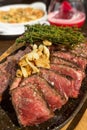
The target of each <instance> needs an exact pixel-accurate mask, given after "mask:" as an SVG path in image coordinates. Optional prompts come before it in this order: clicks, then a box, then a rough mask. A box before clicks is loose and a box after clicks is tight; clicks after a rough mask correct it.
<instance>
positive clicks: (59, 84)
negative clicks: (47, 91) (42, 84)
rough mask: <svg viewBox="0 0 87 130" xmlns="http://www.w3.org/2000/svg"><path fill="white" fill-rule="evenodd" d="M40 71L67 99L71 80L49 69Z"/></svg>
mask: <svg viewBox="0 0 87 130" xmlns="http://www.w3.org/2000/svg"><path fill="white" fill-rule="evenodd" d="M40 73H41V74H40V75H41V76H42V77H43V78H44V79H46V80H47V81H48V82H49V83H50V84H51V85H52V86H53V87H54V88H55V89H56V90H57V91H58V92H59V93H60V95H61V96H62V97H63V98H65V99H66V101H67V100H68V94H70V93H71V87H72V86H71V85H73V82H72V83H71V81H70V80H68V79H67V78H66V77H64V76H62V75H60V74H58V73H56V72H54V71H51V70H47V69H41V70H40Z"/></svg>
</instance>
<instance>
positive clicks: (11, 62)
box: [0, 47, 30, 97]
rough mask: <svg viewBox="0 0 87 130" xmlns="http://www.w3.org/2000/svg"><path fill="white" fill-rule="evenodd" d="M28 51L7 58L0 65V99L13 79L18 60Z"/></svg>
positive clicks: (27, 49)
mask: <svg viewBox="0 0 87 130" xmlns="http://www.w3.org/2000/svg"><path fill="white" fill-rule="evenodd" d="M29 51H30V49H29V47H27V48H26V49H25V50H24V51H22V50H21V51H18V52H17V53H16V54H14V55H12V56H9V57H8V58H7V60H6V61H5V62H3V63H1V64H0V97H2V95H3V93H4V91H5V90H6V89H7V88H8V85H10V84H11V83H12V81H13V79H14V77H15V73H16V64H17V62H18V60H19V59H20V58H21V56H23V55H24V54H26V53H27V52H29Z"/></svg>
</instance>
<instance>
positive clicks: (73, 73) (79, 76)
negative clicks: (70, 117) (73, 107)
mask: <svg viewBox="0 0 87 130" xmlns="http://www.w3.org/2000/svg"><path fill="white" fill-rule="evenodd" d="M50 69H51V70H54V71H56V72H58V73H60V74H64V75H66V76H70V77H71V78H72V79H73V80H74V86H71V93H70V94H71V95H69V96H70V97H77V96H78V94H79V90H80V87H81V84H82V81H83V78H84V77H85V73H84V72H83V71H81V70H79V69H76V68H71V67H69V66H66V65H58V64H51V68H50ZM73 91H77V95H74V93H73Z"/></svg>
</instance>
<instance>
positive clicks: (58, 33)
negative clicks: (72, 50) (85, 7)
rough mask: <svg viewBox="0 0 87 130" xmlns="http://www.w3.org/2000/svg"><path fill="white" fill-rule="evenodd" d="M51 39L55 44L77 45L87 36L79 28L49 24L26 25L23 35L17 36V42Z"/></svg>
mask: <svg viewBox="0 0 87 130" xmlns="http://www.w3.org/2000/svg"><path fill="white" fill-rule="evenodd" d="M43 40H49V41H50V42H52V43H53V44H63V45H66V46H70V47H71V46H75V45H77V44H78V43H82V42H84V40H85V38H84V36H83V34H82V33H81V32H80V29H78V28H75V27H74V28H71V27H57V26H49V25H41V24H35V25H26V26H25V33H24V35H23V37H21V38H17V40H16V42H17V43H20V42H26V43H28V42H29V43H35V42H38V41H43Z"/></svg>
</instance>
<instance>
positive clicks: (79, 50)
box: [70, 43, 87, 59]
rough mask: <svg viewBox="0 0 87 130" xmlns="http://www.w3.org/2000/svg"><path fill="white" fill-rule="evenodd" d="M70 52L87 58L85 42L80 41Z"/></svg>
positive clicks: (86, 44)
mask: <svg viewBox="0 0 87 130" xmlns="http://www.w3.org/2000/svg"><path fill="white" fill-rule="evenodd" d="M70 52H72V53H74V54H76V55H77V56H81V57H84V58H86V59H87V43H80V44H78V45H77V46H76V47H75V48H74V49H72V50H70Z"/></svg>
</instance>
